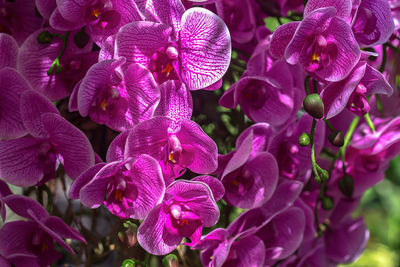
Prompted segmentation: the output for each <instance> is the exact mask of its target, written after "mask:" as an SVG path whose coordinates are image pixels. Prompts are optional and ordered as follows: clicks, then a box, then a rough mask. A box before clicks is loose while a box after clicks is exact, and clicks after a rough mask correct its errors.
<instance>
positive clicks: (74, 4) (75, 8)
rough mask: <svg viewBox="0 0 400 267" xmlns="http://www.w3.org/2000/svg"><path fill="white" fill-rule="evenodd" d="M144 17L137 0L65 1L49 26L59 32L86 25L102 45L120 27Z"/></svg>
mask: <svg viewBox="0 0 400 267" xmlns="http://www.w3.org/2000/svg"><path fill="white" fill-rule="evenodd" d="M138 20H142V15H141V14H140V12H139V10H138V7H137V6H136V3H135V1H132V0H123V1H116V0H89V1H87V0H78V1H74V0H64V1H57V8H56V9H55V10H54V12H53V13H52V15H51V17H50V25H51V27H53V28H54V29H57V30H60V31H69V30H77V29H80V28H82V27H85V26H86V27H87V28H88V30H89V33H90V35H91V37H92V38H93V40H94V41H95V42H97V43H98V44H101V43H102V42H103V41H104V40H105V39H106V38H107V37H108V36H110V35H112V34H115V33H116V32H117V31H118V29H119V28H120V27H122V26H123V25H125V24H127V23H129V22H132V21H138Z"/></svg>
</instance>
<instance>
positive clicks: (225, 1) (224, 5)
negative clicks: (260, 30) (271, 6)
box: [215, 0, 256, 43]
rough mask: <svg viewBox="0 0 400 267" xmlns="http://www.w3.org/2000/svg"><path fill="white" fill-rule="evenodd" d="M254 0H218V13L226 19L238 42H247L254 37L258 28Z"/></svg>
mask: <svg viewBox="0 0 400 267" xmlns="http://www.w3.org/2000/svg"><path fill="white" fill-rule="evenodd" d="M255 5H256V4H255V3H253V0H245V1H240V0H234V1H231V0H221V1H216V3H215V6H216V9H217V14H218V15H219V16H220V17H221V18H222V19H223V20H224V21H225V23H226V24H227V26H228V28H229V31H230V33H231V36H232V40H234V41H235V42H238V43H247V42H249V41H251V39H253V37H254V34H255V30H256V18H255V14H254V8H255Z"/></svg>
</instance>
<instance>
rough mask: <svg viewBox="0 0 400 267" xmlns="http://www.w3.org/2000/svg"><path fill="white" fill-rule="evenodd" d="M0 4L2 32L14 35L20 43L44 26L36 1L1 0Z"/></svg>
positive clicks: (0, 28)
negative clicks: (36, 8) (37, 11)
mask: <svg viewBox="0 0 400 267" xmlns="http://www.w3.org/2000/svg"><path fill="white" fill-rule="evenodd" d="M0 6H1V14H0V32H2V33H7V34H10V35H12V36H13V37H14V38H15V40H16V41H17V43H18V44H19V45H20V44H22V43H23V42H24V40H25V39H26V38H27V37H28V35H30V34H31V33H32V32H34V31H36V30H37V29H39V28H40V27H42V24H43V18H41V17H40V16H37V15H36V14H35V1H32V0H16V1H7V0H1V1H0Z"/></svg>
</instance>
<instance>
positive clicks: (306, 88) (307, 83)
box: [304, 75, 311, 95]
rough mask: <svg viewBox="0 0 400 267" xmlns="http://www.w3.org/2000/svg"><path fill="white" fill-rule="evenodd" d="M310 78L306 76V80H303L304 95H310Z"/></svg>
mask: <svg viewBox="0 0 400 267" xmlns="http://www.w3.org/2000/svg"><path fill="white" fill-rule="evenodd" d="M310 78H311V77H310V76H308V75H307V76H306V78H305V79H304V89H305V90H306V94H307V95H309V94H310V83H309V82H310Z"/></svg>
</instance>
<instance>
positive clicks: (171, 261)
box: [162, 254, 179, 267]
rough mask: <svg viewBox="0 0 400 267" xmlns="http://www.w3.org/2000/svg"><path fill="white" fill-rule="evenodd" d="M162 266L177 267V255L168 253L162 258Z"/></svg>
mask: <svg viewBox="0 0 400 267" xmlns="http://www.w3.org/2000/svg"><path fill="white" fill-rule="evenodd" d="M162 264H163V266H164V267H179V261H178V257H177V256H176V255H175V254H168V255H167V256H165V257H164V258H163V259H162Z"/></svg>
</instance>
